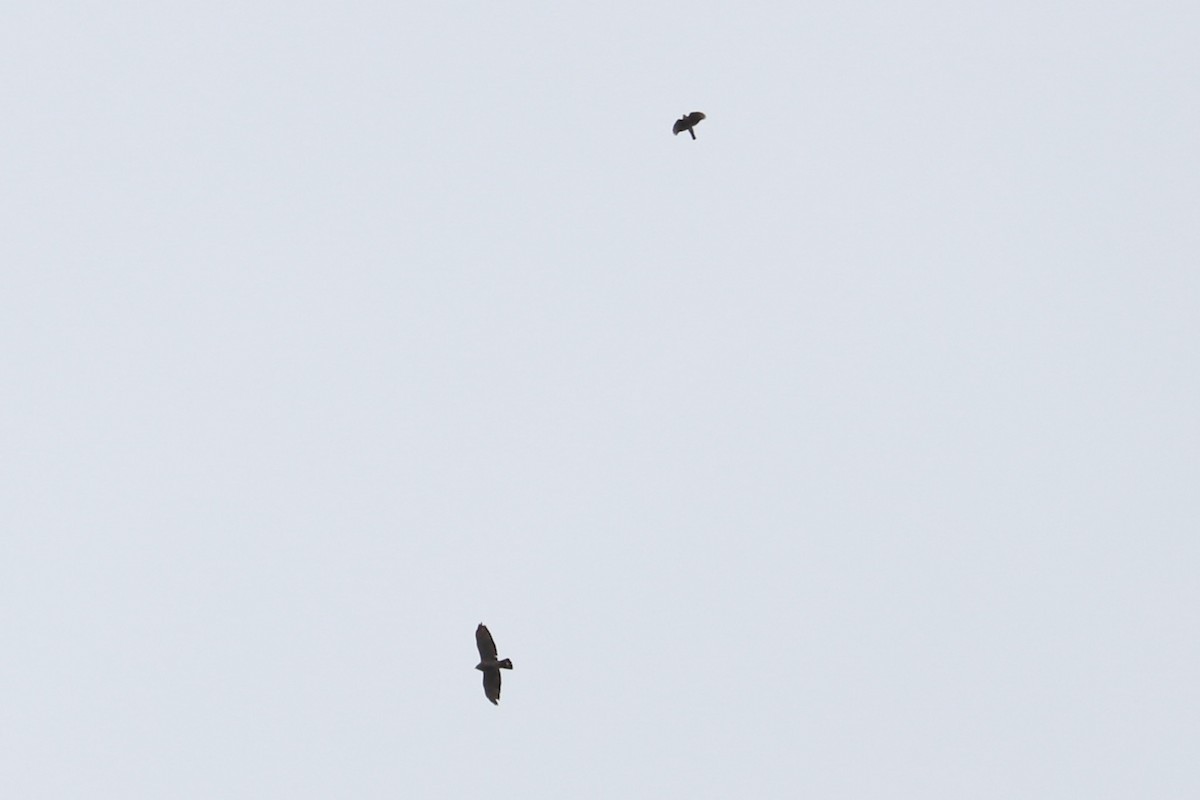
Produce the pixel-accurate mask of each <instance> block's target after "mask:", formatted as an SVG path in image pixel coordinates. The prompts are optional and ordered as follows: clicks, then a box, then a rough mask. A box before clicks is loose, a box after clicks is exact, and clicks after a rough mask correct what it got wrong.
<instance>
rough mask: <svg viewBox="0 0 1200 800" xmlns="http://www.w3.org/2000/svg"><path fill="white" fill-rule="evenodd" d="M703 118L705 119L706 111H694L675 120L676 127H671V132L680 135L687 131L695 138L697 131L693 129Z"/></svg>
mask: <svg viewBox="0 0 1200 800" xmlns="http://www.w3.org/2000/svg"><path fill="white" fill-rule="evenodd" d="M702 119H704V112H702V111H693V112H692V113H690V114H688V115H687V116H683V117H680V118H679V119H677V120H675V127H674V128H672V129H671V132H672V133H674V134H675V135H676V136H678V135H679V134H680V133H681V132H683V131H687V132H688V133H690V134H691V135H692V138H693V139H695V138H696V131H695V130H693V129H694V128H695V127H696V126H697V125H699V124H700V120H702Z"/></svg>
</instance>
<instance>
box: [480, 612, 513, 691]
mask: <svg viewBox="0 0 1200 800" xmlns="http://www.w3.org/2000/svg"><path fill="white" fill-rule="evenodd" d="M475 646H476V647H478V648H479V663H478V664H476V665H475V669H477V670H479V671H480V672H482V673H483V693H484V694H486V695H487V699H488V700H491V701H492V705H494V706H498V705H500V670H502V669H512V661H511V660H510V659H507V658H506V659H504V660H503V661H498V660H496V643H495V642H494V641H492V634H491V632H490V631H489V630H488V629H487V626H486V625H484V624H483V623H482V622H481V623H479V627H478V628H476V629H475Z"/></svg>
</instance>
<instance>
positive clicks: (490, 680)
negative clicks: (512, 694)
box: [483, 669, 500, 706]
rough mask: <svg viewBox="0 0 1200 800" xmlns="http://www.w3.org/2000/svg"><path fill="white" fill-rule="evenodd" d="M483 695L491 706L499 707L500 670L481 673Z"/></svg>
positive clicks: (486, 670)
mask: <svg viewBox="0 0 1200 800" xmlns="http://www.w3.org/2000/svg"><path fill="white" fill-rule="evenodd" d="M483 693H484V694H486V695H487V699H488V700H491V701H492V705H494V706H498V705H500V670H498V669H485V670H484V671H483Z"/></svg>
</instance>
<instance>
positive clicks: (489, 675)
mask: <svg viewBox="0 0 1200 800" xmlns="http://www.w3.org/2000/svg"><path fill="white" fill-rule="evenodd" d="M485 630H486V629H485ZM483 693H484V694H486V695H487V699H488V700H491V701H492V705H494V706H498V705H500V670H498V669H485V670H484V671H483Z"/></svg>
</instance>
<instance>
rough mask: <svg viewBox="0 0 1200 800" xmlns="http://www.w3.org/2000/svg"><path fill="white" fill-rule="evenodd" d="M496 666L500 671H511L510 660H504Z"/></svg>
mask: <svg viewBox="0 0 1200 800" xmlns="http://www.w3.org/2000/svg"><path fill="white" fill-rule="evenodd" d="M496 666H497V667H499V668H500V669H512V659H511V658H506V659H504V660H503V661H500V662H498V663H497V664H496Z"/></svg>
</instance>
